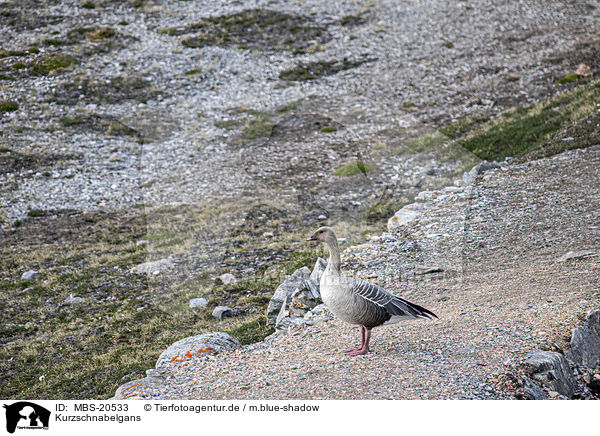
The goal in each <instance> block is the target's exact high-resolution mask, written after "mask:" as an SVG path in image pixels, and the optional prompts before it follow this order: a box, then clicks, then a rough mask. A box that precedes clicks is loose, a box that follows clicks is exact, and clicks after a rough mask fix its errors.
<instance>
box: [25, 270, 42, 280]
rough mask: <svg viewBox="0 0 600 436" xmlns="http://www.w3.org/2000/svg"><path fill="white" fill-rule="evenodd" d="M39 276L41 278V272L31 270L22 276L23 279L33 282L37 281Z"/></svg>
mask: <svg viewBox="0 0 600 436" xmlns="http://www.w3.org/2000/svg"><path fill="white" fill-rule="evenodd" d="M39 276H40V273H39V272H37V271H33V270H29V271H27V272H24V273H23V275H22V276H21V279H23V280H28V281H32V280H35V279H37V278H38V277H39Z"/></svg>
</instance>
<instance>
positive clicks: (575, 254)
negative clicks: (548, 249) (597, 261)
mask: <svg viewBox="0 0 600 436" xmlns="http://www.w3.org/2000/svg"><path fill="white" fill-rule="evenodd" d="M594 256H600V251H599V250H579V251H569V252H567V253H565V254H563V255H562V256H560V257H559V258H558V261H559V262H566V261H567V260H573V259H583V258H585V257H594Z"/></svg>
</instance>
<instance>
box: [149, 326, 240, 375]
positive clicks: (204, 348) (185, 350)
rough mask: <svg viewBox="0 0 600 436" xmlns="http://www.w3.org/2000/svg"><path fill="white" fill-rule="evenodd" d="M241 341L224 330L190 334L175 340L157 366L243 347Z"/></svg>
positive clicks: (164, 352)
mask: <svg viewBox="0 0 600 436" xmlns="http://www.w3.org/2000/svg"><path fill="white" fill-rule="evenodd" d="M241 346H242V344H240V341H238V340H237V339H236V338H234V337H233V336H231V335H229V334H227V333H223V332H209V333H202V334H201V335H196V336H190V337H188V338H185V339H181V340H180V341H177V342H175V343H174V344H173V345H171V346H170V347H169V348H167V349H166V350H165V351H163V353H162V354H161V355H160V357H159V358H158V361H157V362H156V368H163V367H168V366H169V365H172V364H176V363H182V362H185V361H186V360H191V359H193V358H194V357H199V356H204V355H209V354H212V353H220V352H224V351H231V350H235V349H236V348H239V347H241Z"/></svg>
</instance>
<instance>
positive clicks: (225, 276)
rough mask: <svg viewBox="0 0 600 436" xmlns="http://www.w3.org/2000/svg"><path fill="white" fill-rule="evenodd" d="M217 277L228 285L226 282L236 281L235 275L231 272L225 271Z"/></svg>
mask: <svg viewBox="0 0 600 436" xmlns="http://www.w3.org/2000/svg"><path fill="white" fill-rule="evenodd" d="M219 279H220V280H221V282H222V283H223V284H224V285H228V284H230V283H235V282H237V278H236V277H235V276H234V275H233V274H231V273H225V274H221V275H220V276H219Z"/></svg>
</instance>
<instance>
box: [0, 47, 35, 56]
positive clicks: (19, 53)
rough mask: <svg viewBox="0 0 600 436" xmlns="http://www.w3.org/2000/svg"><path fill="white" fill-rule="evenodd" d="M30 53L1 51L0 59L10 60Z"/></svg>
mask: <svg viewBox="0 0 600 436" xmlns="http://www.w3.org/2000/svg"><path fill="white" fill-rule="evenodd" d="M27 55H29V53H28V52H26V51H23V50H4V49H0V58H8V57H11V56H27Z"/></svg>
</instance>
